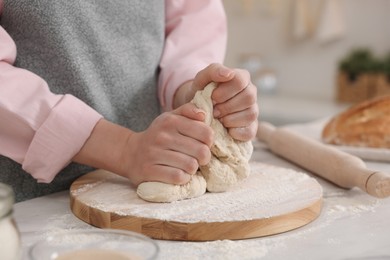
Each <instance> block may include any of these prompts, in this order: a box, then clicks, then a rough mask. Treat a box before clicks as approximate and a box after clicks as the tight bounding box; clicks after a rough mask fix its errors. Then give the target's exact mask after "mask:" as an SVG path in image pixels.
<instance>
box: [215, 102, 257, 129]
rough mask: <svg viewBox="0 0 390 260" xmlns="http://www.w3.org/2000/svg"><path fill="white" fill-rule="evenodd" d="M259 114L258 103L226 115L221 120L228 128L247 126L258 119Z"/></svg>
mask: <svg viewBox="0 0 390 260" xmlns="http://www.w3.org/2000/svg"><path fill="white" fill-rule="evenodd" d="M258 116H259V108H258V106H257V105H252V106H251V107H249V108H247V109H245V110H243V111H239V112H236V113H233V114H229V115H226V116H224V117H222V118H220V119H219V120H220V121H221V123H222V124H223V125H224V127H226V128H236V127H246V126H249V125H250V124H252V122H253V121H256V120H257V118H258Z"/></svg>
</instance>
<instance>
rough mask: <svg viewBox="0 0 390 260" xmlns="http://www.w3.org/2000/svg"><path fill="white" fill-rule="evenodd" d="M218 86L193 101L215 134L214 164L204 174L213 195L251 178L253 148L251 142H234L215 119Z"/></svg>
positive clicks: (212, 86) (201, 168) (202, 167)
mask: <svg viewBox="0 0 390 260" xmlns="http://www.w3.org/2000/svg"><path fill="white" fill-rule="evenodd" d="M215 87H216V84H215V83H210V84H209V85H207V86H206V88H205V89H204V90H203V91H198V92H197V93H196V95H195V97H194V99H193V100H192V102H193V103H194V104H195V105H196V106H197V107H198V108H200V109H203V110H204V111H205V112H206V115H207V116H206V121H205V122H206V123H207V124H209V125H210V126H211V128H213V130H214V134H215V140H214V144H213V145H212V147H211V153H212V156H211V160H210V163H209V164H207V165H205V166H201V167H200V171H201V172H202V175H203V177H205V179H206V182H207V190H208V191H209V192H223V191H226V190H228V189H229V188H230V187H232V186H233V185H234V184H236V183H237V182H239V181H240V180H243V179H245V178H246V177H248V175H249V172H250V169H249V159H250V157H251V156H252V152H253V146H252V142H250V141H249V142H241V141H237V140H234V139H233V138H232V137H231V136H230V135H229V134H228V132H227V130H226V128H225V127H224V126H223V125H222V123H221V122H220V121H219V120H218V119H215V118H214V117H213V104H212V101H211V94H212V93H213V90H214V88H215Z"/></svg>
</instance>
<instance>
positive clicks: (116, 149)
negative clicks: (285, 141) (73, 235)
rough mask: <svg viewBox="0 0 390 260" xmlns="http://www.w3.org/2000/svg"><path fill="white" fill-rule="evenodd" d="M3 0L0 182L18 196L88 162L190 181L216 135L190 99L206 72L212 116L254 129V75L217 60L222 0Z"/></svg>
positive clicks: (138, 176) (241, 131)
mask: <svg viewBox="0 0 390 260" xmlns="http://www.w3.org/2000/svg"><path fill="white" fill-rule="evenodd" d="M0 6H1V7H0V10H2V11H1V12H2V14H1V22H0V24H1V27H0V122H1V123H0V124H1V126H0V154H1V156H0V169H1V172H0V182H5V183H8V184H11V185H12V186H13V188H14V190H15V193H16V198H17V200H18V201H21V200H25V199H30V198H33V197H37V196H41V195H44V194H48V193H51V192H55V191H59V190H63V189H66V188H68V187H69V185H70V183H71V182H72V181H74V179H75V178H77V177H78V176H80V175H81V174H84V173H86V172H88V171H91V169H92V168H102V169H106V170H109V171H112V172H114V173H116V174H119V175H122V176H125V177H127V178H129V179H130V180H131V182H132V183H133V184H134V185H138V184H139V183H141V182H144V181H161V182H166V183H172V184H184V183H186V182H188V181H189V179H190V175H191V174H194V173H195V172H196V170H197V168H198V167H199V165H203V164H206V163H207V162H208V161H209V159H210V150H209V147H210V146H211V144H212V139H213V133H212V130H211V129H210V128H209V127H208V126H207V125H206V124H204V123H203V119H204V113H203V111H200V110H199V109H197V108H196V107H195V106H194V105H193V104H191V103H189V101H190V100H191V99H192V97H193V96H194V94H195V92H196V91H197V90H200V89H203V88H204V87H205V86H206V85H207V84H208V83H209V82H211V81H214V82H217V83H219V86H218V88H217V89H216V90H215V91H214V93H213V96H212V98H213V102H214V103H215V107H214V116H215V117H217V118H219V119H220V120H221V122H222V123H223V124H224V126H225V127H227V128H228V129H229V133H230V134H231V135H232V137H233V138H235V139H238V140H243V141H247V140H250V139H252V138H253V137H254V136H255V132H256V129H257V116H258V108H257V101H256V87H255V86H254V85H253V84H252V83H251V82H250V77H249V74H248V73H247V72H246V71H243V70H239V69H230V68H227V67H225V66H223V65H221V63H222V62H223V56H224V52H225V46H226V17H225V14H224V10H223V6H222V3H221V2H220V1H216V0H201V1H186V0H166V1H165V2H163V1H160V0H155V1H142V0H139V1H135V0H134V1H125V0H117V1H93V0H89V1H81V0H69V1H48V0H35V1H30V0H20V1H12V0H0ZM16 49H17V52H16ZM161 108H162V109H163V110H164V111H165V112H164V113H162V114H161V113H160V109H161ZM27 173H28V174H27Z"/></svg>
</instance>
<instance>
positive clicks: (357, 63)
mask: <svg viewBox="0 0 390 260" xmlns="http://www.w3.org/2000/svg"><path fill="white" fill-rule="evenodd" d="M389 62H390V55H389ZM339 70H340V71H343V72H345V73H347V74H348V76H349V78H350V79H351V80H352V81H353V80H355V79H356V78H357V77H358V76H359V75H361V74H363V73H379V72H383V70H384V62H383V61H381V60H378V59H377V58H375V57H374V56H373V55H372V53H371V51H370V50H368V49H365V48H360V49H355V50H352V51H351V52H350V53H349V55H347V56H346V57H345V58H344V59H342V60H341V61H340V63H339Z"/></svg>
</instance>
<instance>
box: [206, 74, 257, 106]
mask: <svg viewBox="0 0 390 260" xmlns="http://www.w3.org/2000/svg"><path fill="white" fill-rule="evenodd" d="M235 72H236V73H235V76H234V77H233V78H232V79H231V80H229V81H227V82H221V83H219V84H218V87H217V88H216V89H215V90H214V91H213V94H212V96H211V98H212V99H213V101H214V102H215V103H217V104H218V103H223V102H225V101H227V100H229V99H231V98H232V97H234V96H236V95H237V94H238V93H240V92H242V91H243V90H244V89H246V88H247V87H248V86H249V85H250V84H251V82H250V74H249V72H248V71H246V70H240V69H236V70H235Z"/></svg>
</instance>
